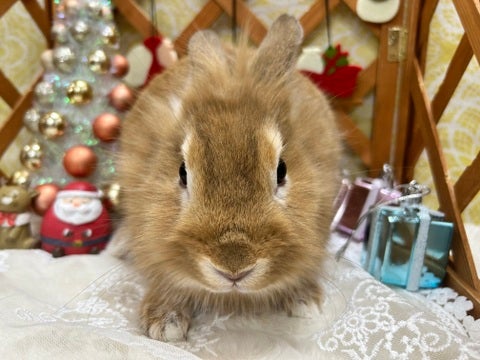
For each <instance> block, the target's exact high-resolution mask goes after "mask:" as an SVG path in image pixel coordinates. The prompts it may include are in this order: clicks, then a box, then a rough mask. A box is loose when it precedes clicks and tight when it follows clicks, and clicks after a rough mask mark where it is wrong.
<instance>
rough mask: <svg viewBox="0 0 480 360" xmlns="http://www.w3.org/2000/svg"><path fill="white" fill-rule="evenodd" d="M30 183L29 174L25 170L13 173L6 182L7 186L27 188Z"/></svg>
mask: <svg viewBox="0 0 480 360" xmlns="http://www.w3.org/2000/svg"><path fill="white" fill-rule="evenodd" d="M29 183H30V173H29V172H28V171H27V170H18V171H15V172H14V173H13V174H12V176H10V179H9V180H8V184H9V185H20V186H28V184H29Z"/></svg>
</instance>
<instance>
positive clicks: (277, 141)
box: [265, 126, 290, 205]
mask: <svg viewBox="0 0 480 360" xmlns="http://www.w3.org/2000/svg"><path fill="white" fill-rule="evenodd" d="M265 135H266V138H267V141H268V142H270V143H271V144H272V147H273V149H274V152H275V159H276V161H277V164H278V162H279V160H280V156H281V154H282V150H283V139H282V134H280V131H279V130H278V128H277V127H275V126H271V127H268V128H266V130H265ZM287 168H288V164H287ZM271 177H272V182H273V183H274V184H275V185H276V183H277V169H276V168H275V169H274V171H272V175H271ZM289 188H290V182H289V177H288V174H287V176H286V178H285V184H283V185H282V186H278V187H277V188H276V191H275V195H274V198H275V200H276V201H277V202H279V203H280V204H282V205H285V201H286V198H287V194H288V189H289Z"/></svg>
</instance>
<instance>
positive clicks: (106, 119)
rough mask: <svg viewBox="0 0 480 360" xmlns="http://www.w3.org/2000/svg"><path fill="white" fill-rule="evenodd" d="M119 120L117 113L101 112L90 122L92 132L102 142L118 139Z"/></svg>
mask: <svg viewBox="0 0 480 360" xmlns="http://www.w3.org/2000/svg"><path fill="white" fill-rule="evenodd" d="M120 126H121V120H120V118H119V117H118V116H117V115H114V114H111V113H103V114H100V115H98V116H97V117H96V118H95V120H93V123H92V130H93V134H94V135H95V136H96V137H97V138H98V139H100V140H101V141H104V142H111V141H115V140H117V139H118V136H119V135H120Z"/></svg>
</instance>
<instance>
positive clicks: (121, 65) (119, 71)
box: [110, 54, 130, 78]
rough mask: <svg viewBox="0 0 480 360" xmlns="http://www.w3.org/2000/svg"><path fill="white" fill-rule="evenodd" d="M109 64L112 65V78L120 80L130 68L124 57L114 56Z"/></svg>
mask: <svg viewBox="0 0 480 360" xmlns="http://www.w3.org/2000/svg"><path fill="white" fill-rule="evenodd" d="M111 64H112V65H111V67H110V73H111V74H112V75H113V76H116V77H119V78H121V77H123V76H125V74H126V73H128V69H129V67H130V66H129V64H128V60H127V58H126V57H125V56H123V55H120V54H116V55H115V56H113V58H112V63H111Z"/></svg>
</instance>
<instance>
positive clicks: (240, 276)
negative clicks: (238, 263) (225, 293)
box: [215, 268, 253, 282]
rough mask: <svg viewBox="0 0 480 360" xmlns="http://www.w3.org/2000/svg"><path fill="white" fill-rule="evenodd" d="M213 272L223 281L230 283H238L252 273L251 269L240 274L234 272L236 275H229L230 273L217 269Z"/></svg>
mask: <svg viewBox="0 0 480 360" xmlns="http://www.w3.org/2000/svg"><path fill="white" fill-rule="evenodd" d="M215 270H216V271H217V273H218V274H220V275H222V276H223V277H224V278H225V279H227V280H230V281H231V282H239V281H241V280H242V279H244V278H246V277H247V276H248V275H249V274H251V272H252V271H253V268H252V269H248V270H245V271H241V272H236V273H230V272H226V271H221V270H218V269H215Z"/></svg>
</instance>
